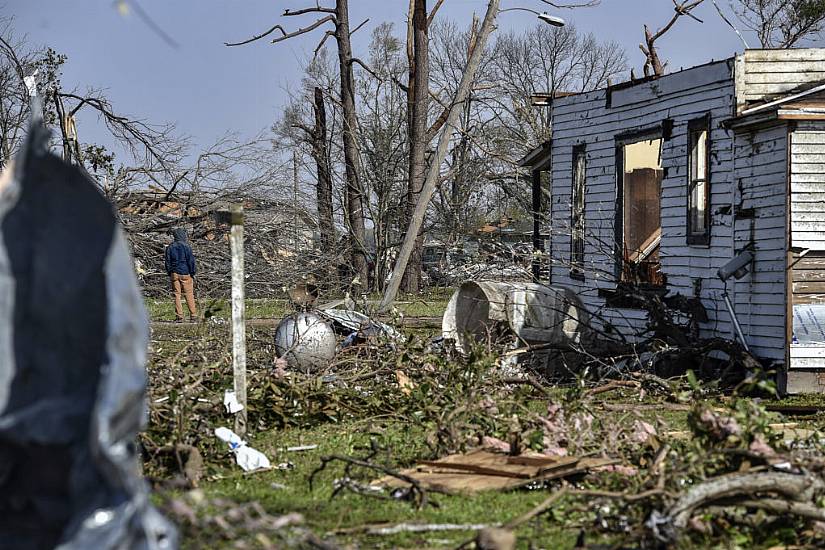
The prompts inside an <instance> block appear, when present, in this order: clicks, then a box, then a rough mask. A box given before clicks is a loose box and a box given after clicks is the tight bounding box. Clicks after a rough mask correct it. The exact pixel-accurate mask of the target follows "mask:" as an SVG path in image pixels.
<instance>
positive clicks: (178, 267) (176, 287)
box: [165, 228, 198, 323]
mask: <svg viewBox="0 0 825 550" xmlns="http://www.w3.org/2000/svg"><path fill="white" fill-rule="evenodd" d="M172 237H174V239H175V240H174V242H173V243H172V244H170V245H169V246H167V247H166V254H165V263H166V273H167V274H168V275H169V279H170V281H171V283H172V292H173V293H174V295H175V322H177V323H181V322H183V304H182V303H181V292H182V293H183V295H184V296H185V298H186V306H187V307H188V308H189V320H190V321H195V320H196V319H197V315H198V309H197V307H196V306H195V288H194V277H195V272H196V268H195V256H194V255H193V254H192V247H191V246H189V242H188V239H187V236H186V230H185V229H181V228H178V229H174V230H172Z"/></svg>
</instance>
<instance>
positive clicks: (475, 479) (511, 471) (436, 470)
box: [373, 449, 618, 494]
mask: <svg viewBox="0 0 825 550" xmlns="http://www.w3.org/2000/svg"><path fill="white" fill-rule="evenodd" d="M617 462H618V461H617V460H615V459H610V458H578V457H573V456H568V457H563V458H554V457H549V456H546V455H540V454H538V453H530V454H525V455H520V456H510V455H506V454H502V453H497V452H490V451H486V450H483V449H479V450H475V451H471V452H469V453H466V454H457V455H450V456H446V457H444V458H441V459H439V460H436V461H426V460H425V461H419V465H418V466H416V467H414V468H410V469H407V470H402V471H401V472H399V473H400V474H402V475H404V476H406V477H409V478H412V479H415V480H416V481H417V483H418V484H420V485H421V486H422V487H424V488H425V489H428V490H438V491H439V492H444V493H451V494H456V493H460V494H473V493H478V492H481V491H490V490H505V489H514V488H517V487H522V486H525V485H529V484H531V483H536V482H542V481H550V480H553V479H560V478H565V477H569V476H574V475H578V474H584V473H587V472H588V471H589V470H590V469H591V468H596V467H599V466H606V465H609V464H615V463H617ZM404 483H405V480H403V479H400V478H399V477H397V476H391V477H384V478H381V479H378V480H376V481H374V482H373V484H375V485H379V486H383V487H400V486H404Z"/></svg>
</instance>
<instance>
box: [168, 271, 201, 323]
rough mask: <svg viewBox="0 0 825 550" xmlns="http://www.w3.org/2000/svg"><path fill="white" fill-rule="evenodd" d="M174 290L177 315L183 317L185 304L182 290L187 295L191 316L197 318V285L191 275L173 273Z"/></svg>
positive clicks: (187, 305)
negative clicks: (182, 299)
mask: <svg viewBox="0 0 825 550" xmlns="http://www.w3.org/2000/svg"><path fill="white" fill-rule="evenodd" d="M171 278H172V292H174V293H175V317H177V318H178V319H183V304H182V303H181V300H180V295H181V291H182V292H183V294H184V296H185V297H186V307H188V308H189V317H190V318H195V317H196V316H197V315H198V308H197V307H196V306H195V285H194V284H193V281H192V277H191V276H190V275H179V274H177V273H172V276H171Z"/></svg>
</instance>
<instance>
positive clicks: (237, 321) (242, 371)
mask: <svg viewBox="0 0 825 550" xmlns="http://www.w3.org/2000/svg"><path fill="white" fill-rule="evenodd" d="M243 222H244V218H243V206H240V205H235V206H233V207H232V209H231V212H230V220H229V224H230V231H229V249H230V251H231V253H232V372H233V374H234V389H235V397H236V398H237V400H238V403H239V404H240V405H242V406H243V409H241V410H240V411H239V412H238V413H237V414H236V415H235V433H237V434H238V435H240V436H243V435H244V434H245V433H246V305H245V303H244V269H243Z"/></svg>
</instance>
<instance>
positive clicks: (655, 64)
mask: <svg viewBox="0 0 825 550" xmlns="http://www.w3.org/2000/svg"><path fill="white" fill-rule="evenodd" d="M702 2H704V0H692V1H689V0H684V1H683V2H681V3H679V4H677V3H676V1H675V0H674V2H673V4H674V6H675V7H674V11H676V14H675V15H674V16H673V17H672V18H671V19H670V21H668V23H667V25H665V26H664V27H662V28H661V29H660V30H658V31H656V33H655V34H654V33H652V32H650V29H649V28H647V25H645V26H644V28H645V44H639V49H641V50H642V53H643V54H645V67H644V71H645V76H662V75H664V74H665V66H666V65H667V63H662V61H661V59H660V58H659V52H658V51H657V50H656V40H658V39H659V38H661V37H662V35H664V34H665V33H666V32H667V31H669V30H670V29H671V28H672V27H673V25H674V24H675V23H676V21H677V20H678V19H679V18H680V17H682V16H683V15H687V16H688V17H691V18H692V19H696V20H697V21H699V22H700V23H701V20H699V19H697V18H696V17H695V16H693V15H691V13H690V12H691V10H693V9H694V8H696V6H698V5H699V4H701V3H702ZM651 73H652V74H651Z"/></svg>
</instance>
